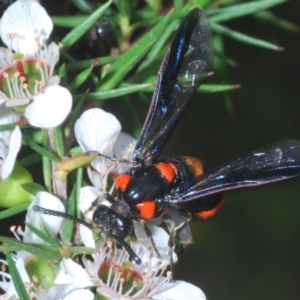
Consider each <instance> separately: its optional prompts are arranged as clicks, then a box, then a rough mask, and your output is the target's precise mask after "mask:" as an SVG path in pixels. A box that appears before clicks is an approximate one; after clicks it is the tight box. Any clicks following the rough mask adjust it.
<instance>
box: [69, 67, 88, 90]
mask: <svg viewBox="0 0 300 300" xmlns="http://www.w3.org/2000/svg"><path fill="white" fill-rule="evenodd" d="M91 72H92V68H88V69H86V70H84V71H82V72H81V73H80V74H78V75H77V76H76V77H75V78H74V80H73V81H72V82H71V83H70V85H69V89H70V90H75V89H76V88H78V87H79V86H81V85H82V84H83V83H84V82H85V81H86V80H87V79H88V78H89V76H90V74H91Z"/></svg>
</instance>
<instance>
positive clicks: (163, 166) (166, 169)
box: [155, 162, 178, 183]
mask: <svg viewBox="0 0 300 300" xmlns="http://www.w3.org/2000/svg"><path fill="white" fill-rule="evenodd" d="M155 167H156V169H157V170H158V171H159V172H160V173H161V174H162V176H163V177H164V178H165V179H166V180H167V182H168V183H171V182H173V180H174V178H175V176H176V174H177V173H178V168H177V166H176V165H175V164H174V163H172V162H169V163H158V164H156V165H155Z"/></svg>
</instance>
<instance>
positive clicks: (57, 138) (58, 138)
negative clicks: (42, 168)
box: [53, 126, 65, 158]
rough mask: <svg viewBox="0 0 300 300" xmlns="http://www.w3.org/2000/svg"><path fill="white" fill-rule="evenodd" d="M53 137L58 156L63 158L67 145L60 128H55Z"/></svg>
mask: <svg viewBox="0 0 300 300" xmlns="http://www.w3.org/2000/svg"><path fill="white" fill-rule="evenodd" d="M53 135H54V144H55V149H56V152H57V154H58V156H59V157H60V158H62V157H63V156H64V150H65V145H64V139H63V135H62V130H61V127H60V126H58V127H55V128H54V130H53Z"/></svg>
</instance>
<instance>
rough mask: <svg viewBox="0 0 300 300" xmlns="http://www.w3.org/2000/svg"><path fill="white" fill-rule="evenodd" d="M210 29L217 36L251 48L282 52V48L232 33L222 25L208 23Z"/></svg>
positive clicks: (235, 32) (238, 33)
mask: <svg viewBox="0 0 300 300" xmlns="http://www.w3.org/2000/svg"><path fill="white" fill-rule="evenodd" d="M210 27H211V28H212V30H213V31H215V32H217V33H219V34H223V35H225V36H228V37H230V38H233V39H235V40H238V41H240V42H243V43H246V44H250V45H253V46H257V47H262V48H266V49H269V50H275V51H281V50H283V48H282V47H280V46H277V45H274V44H272V43H269V42H266V41H263V40H260V39H257V38H254V37H251V36H249V35H246V34H243V33H240V32H237V31H234V30H232V29H229V28H227V27H225V26H223V25H220V24H218V23H212V22H211V23H210Z"/></svg>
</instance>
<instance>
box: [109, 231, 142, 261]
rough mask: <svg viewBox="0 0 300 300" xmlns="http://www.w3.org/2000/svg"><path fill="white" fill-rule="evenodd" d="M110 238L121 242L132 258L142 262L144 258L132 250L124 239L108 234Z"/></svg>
mask: <svg viewBox="0 0 300 300" xmlns="http://www.w3.org/2000/svg"><path fill="white" fill-rule="evenodd" d="M106 238H107V239H108V240H112V241H114V242H117V243H118V244H120V245H121V246H122V247H123V248H124V249H125V250H126V251H127V252H128V254H129V256H130V258H131V259H132V260H133V261H134V262H135V263H136V264H138V265H141V264H142V260H141V259H140V258H139V257H138V255H137V254H136V253H135V252H134V251H133V250H132V248H131V247H130V246H129V245H128V244H127V243H126V242H125V241H124V240H122V239H119V238H118V237H117V236H114V235H108V236H106Z"/></svg>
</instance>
